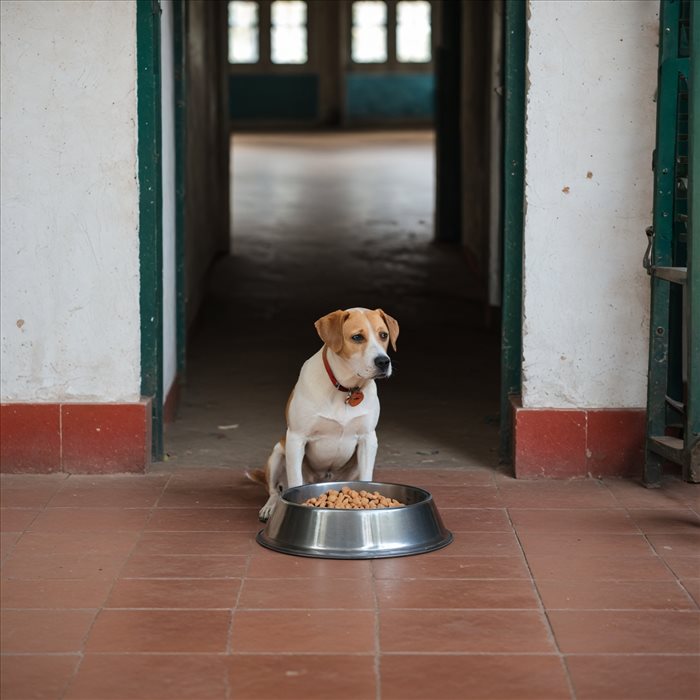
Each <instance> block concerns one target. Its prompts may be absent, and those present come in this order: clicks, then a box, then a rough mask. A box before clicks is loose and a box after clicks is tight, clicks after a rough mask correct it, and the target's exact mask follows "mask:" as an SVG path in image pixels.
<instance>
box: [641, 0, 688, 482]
mask: <svg viewBox="0 0 700 700" xmlns="http://www.w3.org/2000/svg"><path fill="white" fill-rule="evenodd" d="M697 9H698V8H697V7H696V3H695V2H691V0H662V2H661V18H660V19H661V25H660V40H659V83H658V94H657V123H656V150H655V152H654V165H653V167H654V218H653V225H652V226H650V227H649V229H647V235H648V236H649V247H648V249H647V253H646V255H645V258H644V266H645V267H646V268H647V271H648V272H649V274H650V275H651V318H650V342H649V387H648V395H647V441H646V458H645V465H644V482H645V484H646V485H647V486H658V485H659V484H660V482H661V477H662V473H663V466H664V462H665V461H667V460H669V461H672V462H675V463H677V464H680V465H681V466H682V469H683V478H684V479H686V480H687V481H695V482H697V481H700V318H699V315H700V280H699V279H698V277H699V275H700V227H699V226H697V225H696V226H695V227H693V213H694V212H696V213H697V212H698V211H699V207H700V204H699V203H698V201H697V199H698V197H697V192H694V189H693V182H694V177H693V175H694V174H695V176H696V177H697V176H698V174H700V170H699V169H698V165H697V161H698V158H699V157H700V149H698V147H697V144H696V143H694V135H695V134H696V133H697V126H698V123H697V120H698V118H699V117H700V112H699V111H698V101H699V100H698V98H699V97H700V79H699V77H700V76H698V70H699V69H700V65H698V58H699V56H700V52H699V50H698V46H699V44H700V42H699V41H698V40H699V39H700V37H699V36H698V34H697V32H695V33H694V32H693V26H694V22H693V20H694V18H693V15H694V14H697ZM696 26H697V25H696Z"/></svg>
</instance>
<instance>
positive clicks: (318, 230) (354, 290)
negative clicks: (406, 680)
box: [165, 131, 499, 476]
mask: <svg viewBox="0 0 700 700" xmlns="http://www.w3.org/2000/svg"><path fill="white" fill-rule="evenodd" d="M234 144H235V145H234V148H233V150H232V187H233V192H232V209H233V214H232V216H233V221H232V231H233V247H232V248H233V255H232V256H231V257H227V258H225V259H221V260H220V261H219V262H218V264H217V265H216V266H215V268H214V270H213V272H212V274H211V278H210V281H211V284H210V288H209V293H208V297H207V299H206V301H205V303H204V305H203V310H202V313H201V315H200V318H199V320H198V322H197V324H196V327H195V331H194V333H193V334H192V339H191V341H190V344H189V348H188V365H187V373H186V378H187V381H186V386H185V391H184V398H183V401H182V403H181V406H180V412H179V417H178V420H177V421H176V422H175V423H174V424H171V425H170V426H168V428H167V431H166V436H165V438H166V451H167V453H168V455H169V463H170V464H171V465H173V466H175V465H177V466H211V467H236V468H247V467H255V466H260V465H261V464H262V463H263V462H264V460H265V459H266V457H267V454H268V452H269V450H270V448H271V446H272V445H273V444H274V442H275V441H276V440H277V439H278V438H279V437H280V435H281V433H282V431H283V430H284V406H285V403H286V400H287V397H288V395H289V392H290V390H291V388H292V386H293V384H294V382H295V380H296V376H297V374H298V371H299V368H300V367H301V364H302V363H303V362H304V360H305V359H306V358H307V357H309V356H310V355H311V354H313V353H314V352H315V351H316V350H317V349H318V347H319V343H320V340H319V339H318V337H317V335H316V332H315V330H314V327H313V323H314V321H315V320H316V319H317V318H319V317H320V316H322V315H324V314H326V313H328V312H330V311H333V310H335V309H336V308H347V307H352V306H366V307H369V308H377V307H380V308H383V309H385V310H386V311H387V312H388V313H390V314H391V315H393V316H394V317H395V318H396V319H397V320H398V321H399V323H400V326H401V333H400V338H399V342H398V352H397V353H396V354H395V355H394V360H395V367H396V372H395V375H394V376H393V377H392V378H391V380H389V381H388V382H386V383H385V384H382V385H381V386H380V387H379V392H380V399H381V405H382V416H381V419H380V422H379V427H378V436H379V442H380V447H379V454H378V458H377V470H378V472H377V473H378V475H379V476H381V468H382V466H400V467H426V466H434V467H456V466H468V467H474V466H489V467H493V466H495V465H496V463H497V440H498V420H497V411H498V367H499V338H498V332H497V330H496V329H491V330H487V329H486V328H485V326H484V322H483V317H484V314H483V306H482V302H481V301H480V300H479V284H478V283H477V281H475V280H473V279H472V278H471V277H470V274H469V271H468V267H467V265H466V263H465V262H464V259H463V257H462V255H461V254H460V250H459V249H458V248H455V247H442V246H436V245H434V244H433V243H432V242H431V240H432V227H433V214H434V212H433V207H434V187H435V184H434V152H433V149H434V142H433V134H432V132H429V131H417V132H393V133H386V132H384V133H369V132H367V133H354V134H353V133H350V134H348V133H345V134H333V135H331V134H304V135H283V134H279V135H255V136H253V135H236V136H235V137H234ZM233 426H235V427H233Z"/></svg>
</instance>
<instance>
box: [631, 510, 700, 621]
mask: <svg viewBox="0 0 700 700" xmlns="http://www.w3.org/2000/svg"><path fill="white" fill-rule="evenodd" d="M623 507H624V509H625V513H627V516H628V517H629V518H630V520H632V522H634V524H635V527H637V529H638V530H639V532H640V533H641V535H642V537H643V538H644V541H645V542H646V543H647V544H648V545H649V548H650V549H651V551H652V552H653V553H654V556H655V557H656V558H657V559H658V560H659V561H660V562H661V564H662V565H663V566H664V568H665V569H666V570H667V571H668V572H669V573H670V574H671V576H673V580H674V581H675V582H676V585H677V586H678V587H679V588H680V589H681V590H682V591H683V593H685V596H686V598H687V599H688V600H689V601H690V603H691V604H692V605H694V607H695V611H699V610H700V605H699V604H698V602H697V601H696V600H695V598H694V597H693V596H692V594H691V593H690V591H689V590H688V589H687V588H686V587H685V585H684V584H683V581H682V580H681V577H680V576H678V574H676V572H675V571H674V570H673V569H672V568H671V566H670V565H669V563H668V562H667V561H666V559H665V558H664V557H662V556H661V555H660V554H659V553H658V551H657V550H656V547H655V546H654V544H653V543H652V542H651V541H650V540H649V537H648V534H650V533H646V532H644V531H643V530H642V528H641V527H639V525H637V523H636V522H635V520H634V518H633V517H632V515H633V514H632V513H630V508H628V507H627V506H626V505H624V504H623ZM632 510H634V509H632Z"/></svg>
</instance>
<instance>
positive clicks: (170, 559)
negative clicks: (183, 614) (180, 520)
mask: <svg viewBox="0 0 700 700" xmlns="http://www.w3.org/2000/svg"><path fill="white" fill-rule="evenodd" d="M247 564H248V557H246V556H242V555H234V556H230V557H228V556H224V557H216V556H206V557H199V556H173V555H170V554H168V555H166V556H160V555H159V554H151V555H141V556H133V557H131V559H129V561H128V562H127V563H126V564H125V565H124V568H123V569H122V571H121V576H122V578H240V577H241V576H243V574H245V571H246V566H247Z"/></svg>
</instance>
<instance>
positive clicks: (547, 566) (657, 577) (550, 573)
mask: <svg viewBox="0 0 700 700" xmlns="http://www.w3.org/2000/svg"><path fill="white" fill-rule="evenodd" d="M527 562H528V565H529V566H530V571H532V574H533V575H534V577H535V578H536V579H545V578H549V579H561V580H571V579H582V580H584V579H585V580H601V581H606V580H607V581H669V580H672V579H673V578H674V577H673V574H672V573H671V572H670V571H669V569H668V567H667V566H666V565H665V564H664V562H663V560H662V559H660V558H659V557H657V556H654V555H653V554H650V555H647V556H643V557H616V556H578V555H576V556H569V555H567V554H566V553H562V554H560V555H556V556H537V555H531V556H528V557H527Z"/></svg>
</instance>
